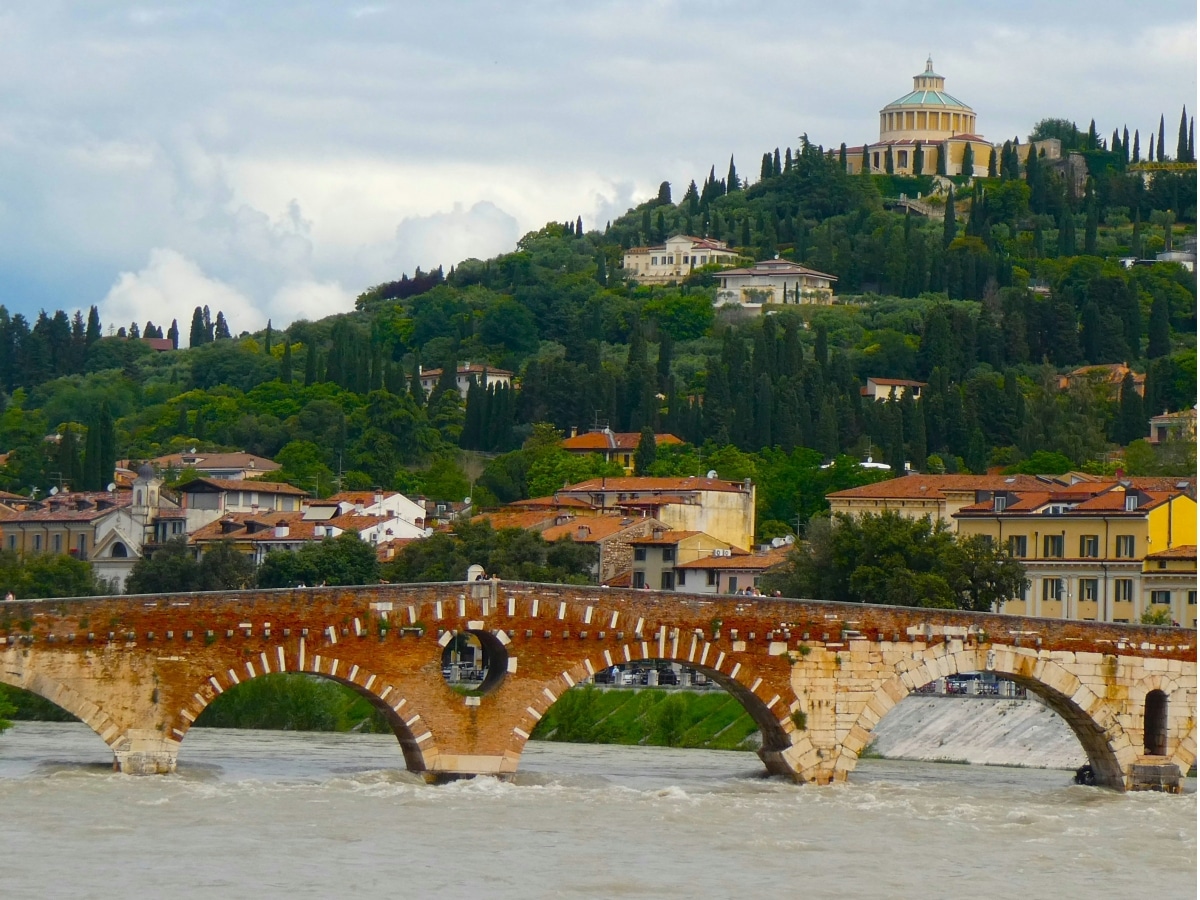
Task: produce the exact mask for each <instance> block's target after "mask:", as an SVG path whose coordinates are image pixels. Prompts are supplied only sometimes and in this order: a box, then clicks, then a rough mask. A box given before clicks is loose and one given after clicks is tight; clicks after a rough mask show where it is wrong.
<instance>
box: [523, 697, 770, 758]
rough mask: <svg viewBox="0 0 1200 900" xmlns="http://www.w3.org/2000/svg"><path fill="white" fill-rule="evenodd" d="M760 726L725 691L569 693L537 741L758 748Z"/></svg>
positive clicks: (546, 718)
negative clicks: (754, 739) (755, 740)
mask: <svg viewBox="0 0 1200 900" xmlns="http://www.w3.org/2000/svg"><path fill="white" fill-rule="evenodd" d="M757 732H758V726H757V725H755V724H754V720H753V719H751V718H750V716H749V715H747V713H746V711H745V710H744V709H743V708H742V706H741V704H740V703H738V701H737V700H735V699H734V698H733V697H731V696H729V695H728V694H725V693H719V692H713V693H703V694H702V693H696V692H692V691H664V690H653V689H651V690H644V691H627V690H607V691H606V690H600V689H598V688H595V687H590V686H587V687H579V688H574V689H572V690H570V691H567V692H566V693H565V694H563V695H562V697H560V698H559V700H558V702H557V703H555V704H554V706H552V707H551V708H550V709H549V710H548V711H547V712H546V714H545V715H544V716H543V717H542V719H541V720H540V721H539V722H538V725H537V728H535V729H534V732H533V735H532V736H533V738H534V739H535V740H547V741H564V742H568V743H580V744H646V745H650V746H655V747H702V748H708V749H712V750H752V749H754V748H755V744H754V743H753V741H752V738H753V736H754V735H755V734H757Z"/></svg>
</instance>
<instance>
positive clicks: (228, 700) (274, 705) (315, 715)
mask: <svg viewBox="0 0 1200 900" xmlns="http://www.w3.org/2000/svg"><path fill="white" fill-rule="evenodd" d="M196 724H197V725H198V726H201V727H208V728H262V729H265V730H268V731H366V732H376V733H381V734H386V733H389V732H390V731H391V730H392V729H391V727H390V726H389V725H388V724H387V722H385V721H384V719H383V716H381V715H380V714H379V713H378V712H377V711H376V709H375V707H373V706H372V705H371V704H370V703H369V702H368V701H367V700H366V699H365V698H364V697H362V696H361V695H359V694H357V693H355V692H354V691H352V690H350V689H349V688H347V687H343V686H342V685H340V684H336V683H334V682H332V681H324V680H321V679H318V678H311V677H307V676H304V675H263V676H262V677H260V678H255V679H254V680H253V681H247V682H245V683H244V684H240V685H238V686H237V687H236V688H233V689H232V690H228V691H225V693H223V694H221V696H219V697H217V698H216V699H215V700H213V702H212V703H210V704H209V705H208V707H207V708H206V709H205V710H204V712H202V713H201V714H200V717H199V718H198V719H196Z"/></svg>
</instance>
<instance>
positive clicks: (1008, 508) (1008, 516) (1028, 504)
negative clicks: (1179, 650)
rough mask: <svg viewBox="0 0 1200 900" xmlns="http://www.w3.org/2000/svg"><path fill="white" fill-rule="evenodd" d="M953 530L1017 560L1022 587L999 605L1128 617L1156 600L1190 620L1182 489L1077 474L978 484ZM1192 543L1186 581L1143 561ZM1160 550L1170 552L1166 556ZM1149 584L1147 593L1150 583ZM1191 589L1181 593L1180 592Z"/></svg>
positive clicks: (1192, 526)
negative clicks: (1037, 481)
mask: <svg viewBox="0 0 1200 900" xmlns="http://www.w3.org/2000/svg"><path fill="white" fill-rule="evenodd" d="M954 518H955V520H956V521H957V522H958V531H959V534H961V535H963V536H967V537H970V536H974V535H981V536H983V537H985V538H987V539H988V540H989V541H990V542H991V543H992V544H993V545H994V546H998V547H1001V548H1004V549H1005V550H1007V551H1008V553H1009V554H1010V555H1011V556H1013V557H1014V558H1015V559H1018V560H1020V561H1021V562H1022V563H1023V564H1024V566H1025V574H1026V577H1027V579H1028V586H1027V587H1026V589H1025V591H1024V594H1023V595H1022V596H1020V597H1014V598H1013V599H1012V600H1010V601H1008V602H1007V603H1005V604H1004V605H1003V608H1002V609H1001V610H1000V611H1001V612H1006V613H1012V614H1014V615H1027V616H1040V617H1043V618H1053V619H1084V620H1091V621H1101V622H1137V621H1139V620H1140V619H1141V617H1142V615H1143V613H1145V612H1146V611H1147V610H1149V609H1152V607H1154V606H1160V605H1163V604H1162V603H1161V602H1159V601H1162V600H1163V599H1164V597H1163V594H1162V593H1161V591H1163V590H1168V591H1170V592H1171V596H1170V597H1169V598H1166V599H1167V603H1166V605H1168V606H1169V607H1170V608H1171V610H1172V613H1173V615H1172V617H1171V618H1172V620H1173V621H1175V622H1178V623H1180V624H1183V625H1187V626H1189V627H1195V622H1196V606H1195V580H1194V570H1195V561H1194V556H1195V549H1194V548H1195V544H1196V500H1195V497H1194V496H1192V495H1191V494H1190V488H1189V489H1175V490H1153V489H1151V490H1143V489H1140V488H1137V487H1134V486H1133V485H1132V484H1123V483H1120V482H1107V483H1081V484H1075V485H1071V486H1067V487H1064V488H1062V489H1061V490H1045V489H1043V490H1029V491H1011V490H1010V491H1005V490H998V491H981V492H980V496H979V498H978V502H976V503H975V504H974V505H972V506H968V507H964V508H963V509H961V510H959V511H958V512H957V513H955V514H954ZM1188 547H1190V548H1191V549H1192V571H1193V578H1192V581H1191V587H1190V588H1187V587H1180V586H1179V585H1177V584H1176V585H1175V586H1174V587H1173V588H1171V587H1162V586H1161V584H1160V583H1161V582H1164V581H1165V580H1167V579H1165V578H1164V577H1162V576H1160V575H1158V574H1157V573H1159V572H1160V571H1162V572H1172V573H1173V581H1174V582H1177V581H1179V578H1178V577H1175V576H1177V575H1178V572H1179V569H1178V568H1175V567H1170V566H1169V567H1165V568H1164V569H1162V570H1159V569H1158V568H1157V564H1156V563H1155V564H1154V565H1151V566H1150V567H1149V568H1147V561H1148V560H1150V561H1152V562H1153V561H1155V560H1158V559H1160V557H1159V554H1162V553H1164V552H1167V551H1180V552H1183V553H1184V555H1185V556H1186V550H1185V549H1183V548H1188ZM1168 559H1170V557H1168ZM1185 582H1186V579H1185ZM1155 590H1157V591H1159V592H1160V593H1159V594H1157V595H1153V596H1152V594H1151V592H1152V591H1155ZM1188 590H1191V594H1190V599H1189V595H1188V593H1187V591H1188Z"/></svg>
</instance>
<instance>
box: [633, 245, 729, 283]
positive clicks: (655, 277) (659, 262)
mask: <svg viewBox="0 0 1200 900" xmlns="http://www.w3.org/2000/svg"><path fill="white" fill-rule="evenodd" d="M737 261H738V255H737V253H736V252H735V251H733V250H730V249H729V245H728V244H726V243H725V242H724V241H717V240H713V239H712V238H699V237H690V236H689V235H686V234H677V235H675V236H674V237H671V238H667V241H666V243H665V244H661V245H659V246H656V247H631V248H630V249H629V250H626V251H625V257H624V261H623V262H622V268H624V269H625V271H626V272H627V273H628V274H629V275H630V276H631V277H632V278H633V280H634V281H636V282H638V283H639V284H669V283H670V282H672V281H680V280H682V279H684V278H686V277H687V276H688V275H690V274H691V272H692V269H697V268H699V267H700V266H710V265H714V264H716V265H723V266H731V265H734V264H735V263H736V262H737Z"/></svg>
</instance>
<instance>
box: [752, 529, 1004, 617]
mask: <svg viewBox="0 0 1200 900" xmlns="http://www.w3.org/2000/svg"><path fill="white" fill-rule="evenodd" d="M805 537H806V540H805V541H804V543H803V544H800V545H799V546H798V547H797V549H796V550H795V551H794V552H793V553H792V556H791V559H790V560H789V565H788V567H787V568H786V569H784V570H782V571H781V572H779V573H778V574H772V575H770V576H768V577H767V578H765V579H764V581H766V582H767V586H768V589H779V590H781V591H783V592H784V593H785V594H787V595H788V596H796V597H812V598H814V599H817V600H838V601H844V602H857V603H883V604H885V605H890V606H922V607H933V608H940V609H969V610H976V611H980V612H985V611H988V610H991V609H993V608H994V606H995V604H996V603H997V602H999V601H1002V600H1005V599H1008V598H1010V597H1014V596H1019V594H1020V592H1021V589H1022V588H1023V587H1024V585H1025V572H1024V569H1023V567H1022V566H1021V564H1020V563H1019V562H1018V561H1017V560H1015V559H1013V558H1011V557H1009V556H1008V555H1007V553H1005V552H1003V551H1001V550H999V549H998V548H995V547H993V546H991V545H989V544H988V543H987V542H985V541H983V540H979V539H971V540H968V539H958V538H956V537H955V536H954V535H953V534H952V533H951V532H950V530H949V527H948V526H947V525H946V524H945V523H944V522H941V521H939V522H938V523H937V524H936V525H935V524H932V523H931V521H930V519H929V517H928V516H926V517H925V518H923V519H910V518H907V517H905V516H901V515H900V514H898V513H896V512H893V511H888V512H884V513H882V514H881V515H873V514H869V513H868V514H865V515H863V516H858V517H852V516H846V515H838V516H836V517H834V519H833V520H830V519H824V518H820V519H814V520H813V521H812V522H810V523H809V526H808V528H807V530H806V532H805Z"/></svg>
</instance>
